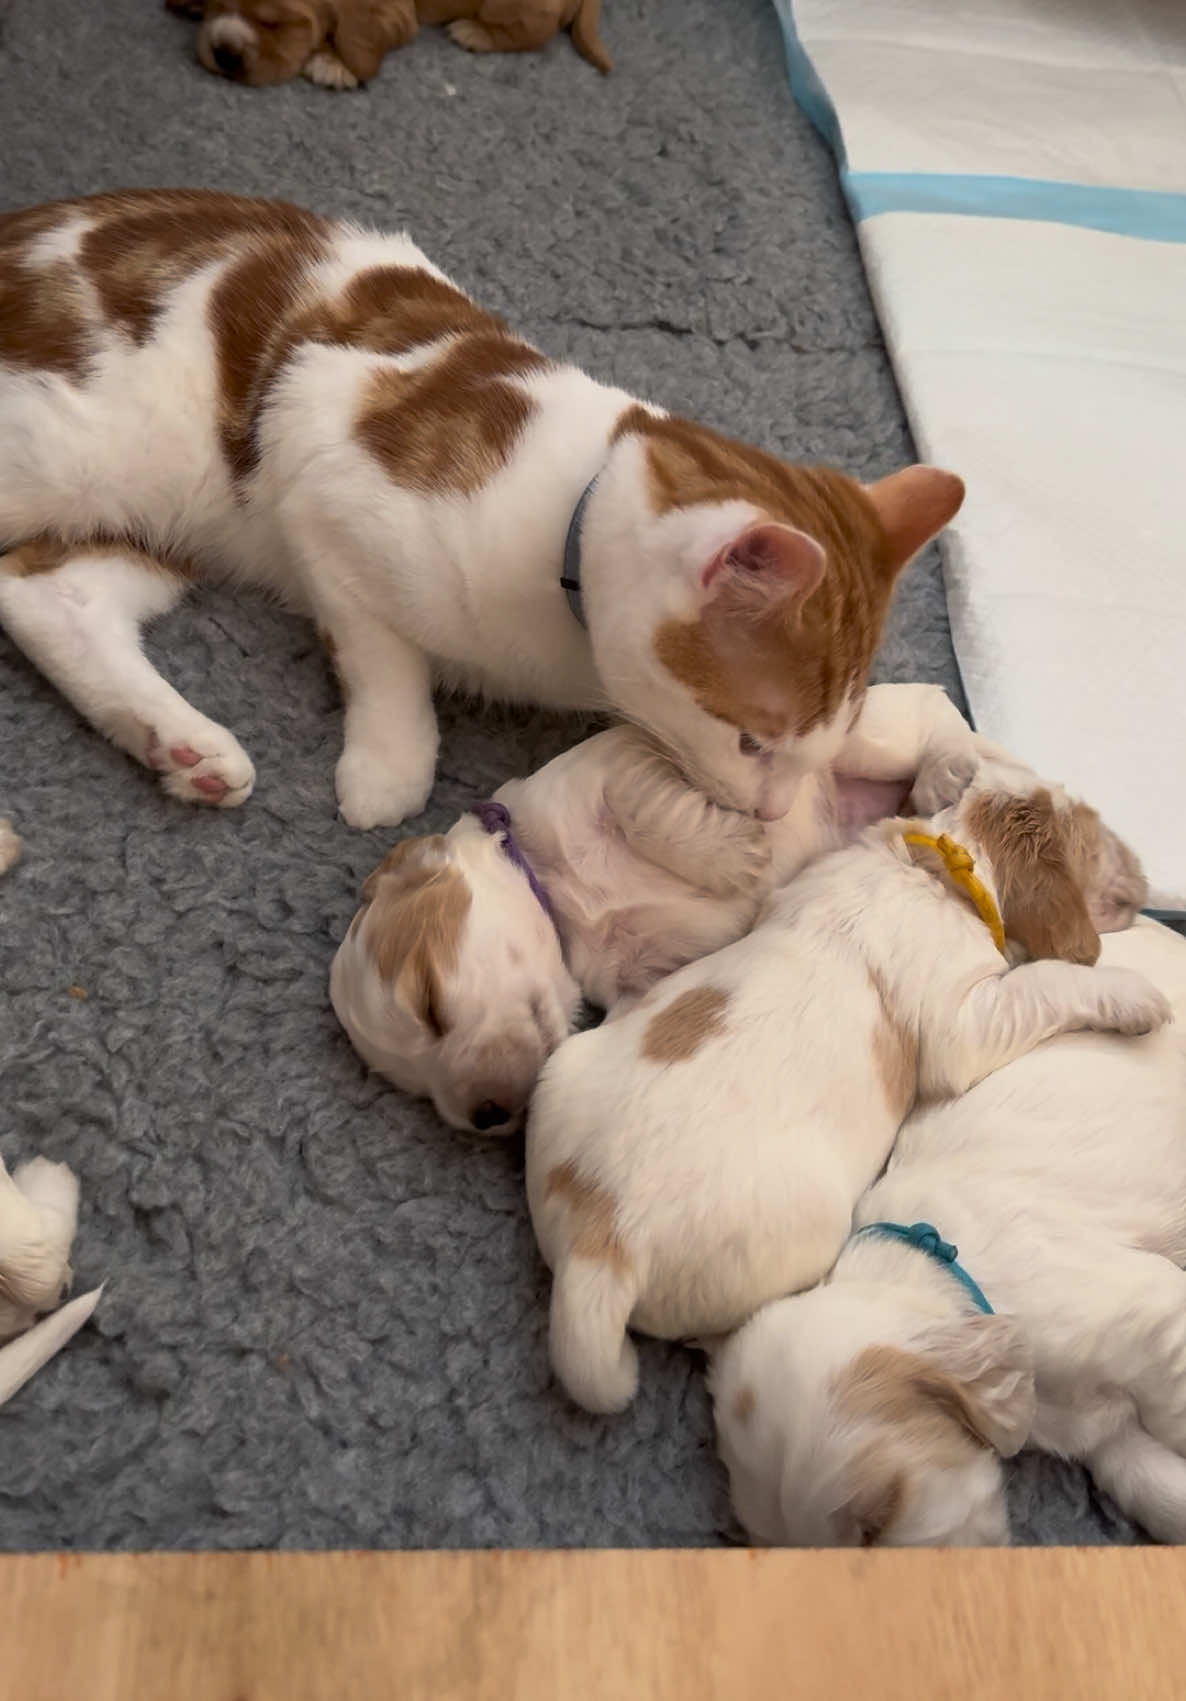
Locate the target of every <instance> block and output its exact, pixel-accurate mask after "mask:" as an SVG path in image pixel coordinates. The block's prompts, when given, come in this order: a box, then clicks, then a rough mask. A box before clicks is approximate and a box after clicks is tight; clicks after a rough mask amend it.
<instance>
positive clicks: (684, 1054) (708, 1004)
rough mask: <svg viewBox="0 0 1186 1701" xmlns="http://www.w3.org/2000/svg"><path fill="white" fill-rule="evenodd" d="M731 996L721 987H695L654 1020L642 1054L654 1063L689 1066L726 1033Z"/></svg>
mask: <svg viewBox="0 0 1186 1701" xmlns="http://www.w3.org/2000/svg"><path fill="white" fill-rule="evenodd" d="M728 1004H729V994H728V992H726V991H725V989H724V987H720V986H694V987H692V988H691V989H690V990H689V991H688V992H681V993H680V995H679V997H678V998H673V999H672V1001H671V1003H670V1004H668V1005H665V1006H664V1008H663V1009H662V1010H659V1011H658V1012H657V1013H656V1014H655V1015H654V1016H652V1017H651V1019H650V1021H649V1022H648V1023H647V1030H646V1033H645V1034H644V1035H643V1039H642V1055H643V1056H644V1057H649V1058H650V1059H651V1061H652V1062H654V1063H686V1062H687V1060H688V1058H690V1057H695V1055H696V1053H697V1052H698V1051H699V1050H700V1047H701V1046H702V1045H703V1044H704V1042H705V1040H709V1039H712V1038H713V1036H714V1035H715V1034H719V1033H721V1032H722V1031H723V1030H724V1026H725V1010H726V1008H727V1007H728Z"/></svg>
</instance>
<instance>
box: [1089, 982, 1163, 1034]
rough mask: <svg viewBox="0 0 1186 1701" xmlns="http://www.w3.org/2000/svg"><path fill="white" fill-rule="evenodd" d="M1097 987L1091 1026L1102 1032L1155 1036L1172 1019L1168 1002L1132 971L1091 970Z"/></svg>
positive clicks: (1153, 987)
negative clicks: (1098, 983)
mask: <svg viewBox="0 0 1186 1701" xmlns="http://www.w3.org/2000/svg"><path fill="white" fill-rule="evenodd" d="M1092 972H1093V973H1094V974H1095V975H1096V976H1097V978H1098V979H1099V980H1100V981H1102V982H1103V984H1102V985H1101V987H1100V1012H1099V1020H1098V1021H1096V1022H1093V1023H1092V1026H1093V1027H1095V1028H1098V1029H1099V1030H1100V1031H1102V1032H1105V1033H1115V1034H1155V1033H1156V1032H1157V1030H1158V1029H1159V1028H1163V1027H1165V1025H1166V1023H1167V1022H1172V1021H1173V1019H1174V1016H1173V1011H1172V1010H1171V1008H1170V1004H1169V1000H1168V999H1167V998H1166V997H1165V996H1164V995H1163V994H1162V993H1161V992H1159V991H1158V989H1157V987H1155V986H1154V985H1153V983H1152V982H1151V981H1147V980H1146V979H1145V977H1144V975H1142V974H1137V972H1136V971H1135V969H1121V968H1102V969H1094V970H1093V971H1092Z"/></svg>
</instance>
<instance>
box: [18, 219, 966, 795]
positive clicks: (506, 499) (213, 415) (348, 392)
mask: <svg viewBox="0 0 1186 1701" xmlns="http://www.w3.org/2000/svg"><path fill="white" fill-rule="evenodd" d="M582 493H587V501H586V502H584V503H581V498H582ZM961 496H962V486H961V485H960V484H959V481H958V480H957V479H954V478H953V477H952V476H951V475H949V474H944V473H940V472H937V471H935V470H934V469H930V468H911V469H906V471H904V472H902V473H899V474H896V475H893V476H892V477H891V478H889V479H886V480H883V481H881V483H880V484H878V485H874V486H871V487H869V488H868V489H865V488H863V487H861V486H860V485H858V484H857V483H855V482H854V481H853V480H852V479H850V478H847V477H846V476H845V475H844V474H842V473H839V472H835V471H831V470H828V469H807V468H793V467H788V466H787V465H786V464H785V463H783V462H781V461H779V460H778V459H777V458H776V457H774V456H771V455H769V454H765V453H763V452H762V451H760V450H757V449H752V448H749V447H748V446H746V445H745V444H741V443H735V442H732V441H730V440H729V439H727V438H724V437H721V436H720V435H719V434H718V433H715V432H713V431H710V430H709V429H708V428H706V427H703V426H699V425H695V424H692V423H691V422H689V421H684V420H676V419H672V418H670V417H669V416H667V415H665V414H663V413H662V412H661V411H660V410H658V409H656V408H653V407H650V406H648V405H645V404H643V403H640V402H639V401H637V399H636V398H634V397H632V396H630V395H628V394H627V393H626V392H624V391H622V390H617V389H614V388H611V387H609V386H607V385H604V384H601V383H599V382H597V381H596V380H595V379H593V378H591V377H589V376H588V375H587V374H585V373H583V372H581V371H579V370H578V369H576V368H574V367H572V366H568V365H565V364H563V363H560V362H557V361H554V360H551V359H549V358H548V357H547V356H546V355H544V354H543V353H541V352H540V351H539V350H538V349H536V348H535V347H533V346H532V345H531V344H530V343H528V342H525V341H524V340H523V339H521V338H520V337H518V336H517V335H515V334H514V333H513V332H512V331H511V330H510V329H508V327H507V326H506V325H505V324H504V323H503V322H502V320H501V319H499V318H497V317H496V316H495V315H493V314H491V313H488V312H486V311H485V310H484V309H483V308H481V307H479V306H478V305H477V304H476V303H475V302H473V301H472V300H471V299H470V298H469V297H468V296H467V295H465V294H464V293H463V292H462V291H461V290H459V289H458V288H456V287H455V286H454V285H453V284H452V283H451V282H450V281H449V280H448V278H446V277H445V275H444V274H443V273H442V272H441V271H440V270H439V269H438V268H437V267H435V266H434V265H433V264H432V263H431V261H429V260H428V259H427V258H426V257H425V256H424V255H423V254H422V253H421V252H420V250H419V249H418V248H416V246H415V245H414V244H413V243H412V242H411V241H410V240H409V239H408V238H407V237H406V236H402V235H383V234H378V233H375V232H372V231H367V230H364V229H361V228H360V227H358V226H356V225H353V224H350V223H347V222H342V221H335V220H331V219H327V218H324V217H322V216H320V215H318V214H316V213H313V212H308V211H305V210H303V209H301V208H298V207H294V206H289V205H287V204H285V203H282V202H274V201H257V200H251V199H247V198H243V197H238V196H233V195H222V194H212V193H207V192H204V191H197V190H143V191H140V190H137V191H128V192H126V193H120V194H111V195H100V196H95V197H91V198H89V199H84V200H78V201H69V202H60V203H56V204H53V205H49V206H45V207H37V208H32V209H28V210H26V211H22V212H16V213H10V214H7V215H3V216H0V622H2V623H3V624H4V625H5V626H6V627H7V629H8V630H9V632H10V633H11V634H12V636H13V637H14V638H15V639H16V641H17V642H18V643H19V644H21V646H22V647H23V648H24V649H25V650H26V652H27V653H28V654H29V655H31V656H32V657H33V659H34V660H35V661H36V662H37V663H38V665H39V666H41V667H42V668H43V670H44V671H45V672H47V673H48V674H49V675H50V677H51V678H54V679H55V681H56V682H57V683H58V684H59V685H60V686H61V688H62V689H63V690H64V691H65V692H66V694H67V695H68V696H69V697H70V698H71V700H72V701H74V702H75V703H76V704H77V706H78V707H79V708H80V709H81V710H82V712H83V713H84V714H85V715H86V716H87V717H88V718H89V719H90V720H91V721H92V722H93V723H94V724H96V725H97V726H99V727H100V728H101V729H102V730H103V731H104V732H106V733H107V734H108V736H110V737H113V738H115V739H116V740H117V741H118V742H119V743H121V744H122V745H123V746H124V747H125V748H126V749H129V750H131V751H132V753H133V754H135V755H137V756H138V757H139V759H140V760H142V761H148V762H149V763H150V765H154V766H155V765H158V764H157V761H156V757H157V756H158V755H159V754H160V752H162V751H164V752H165V753H166V754H165V756H164V757H162V758H161V759H162V760H163V761H167V760H169V759H171V757H170V756H169V753H170V752H173V751H175V750H180V751H184V752H187V753H190V754H193V755H194V757H195V763H196V762H197V761H198V760H199V758H200V760H201V761H202V762H205V763H206V764H207V766H206V767H204V768H203V769H202V778H203V779H204V780H208V781H209V782H210V783H209V788H208V790H202V788H198V787H195V786H193V785H191V784H190V782H189V781H188V780H185V778H184V776H182V778H181V779H180V780H178V779H177V776H176V774H174V775H173V777H172V778H171V779H167V782H166V783H167V784H168V785H169V788H170V789H171V790H173V791H175V792H177V794H178V795H184V796H191V797H199V798H200V799H204V800H205V801H216V802H220V803H223V804H225V803H228V802H238V801H241V800H242V798H243V797H245V796H246V795H247V793H248V791H249V790H250V784H251V771H250V763H249V761H248V760H247V758H246V756H245V754H244V753H243V752H242V751H241V750H238V747H237V746H233V740H231V739H230V735H229V734H226V733H225V732H224V731H223V729H218V728H215V727H213V725H212V723H209V722H206V721H205V720H204V717H197V718H195V719H193V720H192V721H188V722H187V719H186V715H185V712H184V710H185V708H186V707H187V706H185V705H181V706H179V705H178V703H177V702H176V701H175V700H173V699H174V698H175V694H172V696H171V697H170V699H169V701H168V702H167V703H166V700H165V698H164V696H163V695H162V692H161V691H158V690H156V689H155V688H154V687H153V685H152V682H151V681H150V680H148V679H147V678H146V677H145V676H144V675H143V670H142V669H141V670H138V671H139V675H140V679H141V685H142V687H143V689H142V690H141V691H140V694H139V696H138V697H137V700H136V701H135V703H133V702H131V701H128V702H127V703H124V704H121V705H116V707H114V708H113V707H112V705H111V703H110V701H109V699H110V698H111V695H112V693H113V692H115V693H116V694H117V695H118V691H119V681H120V679H121V678H122V677H123V676H124V675H125V674H126V672H127V670H128V667H129V665H130V664H131V654H132V648H134V647H136V645H137V644H138V640H137V638H136V634H137V633H138V631H139V628H140V626H141V625H142V624H143V623H144V622H145V620H147V619H150V618H152V617H153V616H155V615H156V614H158V613H160V612H162V611H163V609H164V608H165V607H167V606H170V598H172V597H175V596H176V595H178V594H180V589H181V582H182V579H183V578H184V576H186V575H192V574H195V573H198V574H209V573H218V574H223V575H227V576H230V577H231V578H238V579H242V580H246V581H249V582H251V583H254V584H257V585H261V586H263V587H265V588H266V589H268V590H270V591H271V592H273V593H275V594H278V595H280V596H282V597H283V598H284V599H285V600H286V601H288V602H289V603H290V604H292V605H293V606H295V607H298V608H300V609H302V610H305V611H307V612H308V613H310V614H311V615H312V616H313V617H314V618H315V619H316V620H317V622H318V624H319V626H320V627H321V628H322V630H323V632H324V634H325V635H326V637H327V639H328V640H329V642H330V645H331V648H332V649H333V652H334V654H335V660H336V664H337V667H338V672H339V675H340V677H341V679H342V683H343V689H344V694H345V697H346V749H345V751H344V754H343V758H342V762H341V763H340V764H339V768H338V794H339V798H340V800H341V803H342V807H343V811H344V812H345V814H346V815H347V818H348V819H350V820H351V821H352V822H354V823H355V824H357V825H373V824H375V823H377V822H379V821H389V822H396V821H399V820H401V819H402V818H403V817H404V816H405V815H407V814H410V813H416V812H418V810H419V809H420V808H421V807H422V806H423V803H424V802H425V800H426V798H427V795H428V792H429V790H430V788H431V783H432V778H433V773H434V769H435V759H436V739H437V734H436V723H435V717H434V714H433V710H432V703H431V696H430V691H431V684H432V681H433V680H434V679H436V680H444V681H445V682H447V683H450V684H454V685H460V686H464V687H466V688H469V689H472V690H476V691H479V692H484V693H486V694H489V695H492V696H501V697H509V698H517V699H520V700H524V701H531V702H541V703H546V704H550V705H554V706H571V707H581V708H589V707H603V708H613V709H617V710H618V711H619V712H620V713H622V714H623V715H625V716H626V717H627V718H630V719H633V720H636V721H638V722H639V723H640V724H642V725H644V726H646V727H647V728H648V729H649V730H650V731H651V732H652V733H653V734H654V735H656V736H657V737H658V738H659V739H660V740H661V741H662V742H663V743H664V744H665V745H666V747H667V748H668V749H669V750H671V751H672V752H673V753H674V754H675V755H676V756H677V757H678V759H679V760H680V761H681V763H682V764H683V765H684V767H685V768H686V770H687V772H688V773H689V775H690V776H691V777H692V778H693V779H694V780H696V781H697V782H698V783H700V784H702V785H703V786H704V787H705V789H706V790H708V791H709V792H710V793H712V794H713V795H714V797H716V798H717V799H718V801H720V802H723V803H726V804H728V805H730V806H731V807H735V808H741V809H745V810H747V811H750V812H758V813H761V814H763V815H765V816H766V817H767V818H773V817H774V816H776V815H778V814H780V813H781V812H782V811H784V810H785V809H786V808H787V807H788V805H789V802H790V799H791V796H792V794H793V791H794V788H795V787H796V786H797V784H798V782H799V779H800V778H801V777H802V775H803V773H805V772H809V771H813V770H816V769H819V768H820V767H822V766H825V765H826V764H827V763H828V762H829V761H830V760H831V759H832V757H833V756H834V755H835V752H836V750H837V749H838V747H839V745H840V743H841V742H842V741H843V738H844V736H845V735H846V732H847V729H848V727H849V725H850V724H851V722H852V719H853V717H854V715H855V713H856V712H857V710H858V709H859V706H860V700H861V697H862V695H863V693H864V689H865V682H866V679H867V675H868V671H869V666H870V664H871V661H872V656H873V651H874V648H875V646H876V643H877V641H878V637H879V634H880V630H881V625H882V621H883V619H884V615H885V611H886V607H887V604H888V599H889V596H890V592H891V590H892V586H893V583H894V580H895V578H896V576H897V573H898V572H899V571H900V569H901V567H902V566H903V565H904V564H905V562H906V561H907V560H908V559H909V558H910V556H912V555H913V554H914V553H915V552H916V550H917V549H918V548H919V547H921V545H922V544H923V543H924V542H925V541H926V540H927V538H928V537H930V536H931V535H932V534H933V533H934V532H935V531H936V530H937V529H938V527H939V526H941V525H942V524H944V523H945V521H946V520H947V519H948V518H950V516H951V514H952V513H953V512H954V510H955V508H956V507H958V505H959V500H960V498H961ZM578 509H579V513H580V516H581V519H580V525H579V528H578V530H577V533H576V537H577V543H578V546H579V547H578V554H579V562H580V571H581V579H582V584H581V591H582V598H583V607H582V608H581V609H580V610H579V611H576V612H574V608H573V607H572V606H571V605H570V602H569V600H568V599H567V598H566V596H565V594H564V592H563V590H562V588H561V585H560V576H561V569H562V565H563V563H564V561H565V543H566V537H567V535H568V533H569V529H570V525H571V524H572V523H573V519H574V513H576V512H578ZM113 552H114V553H115V554H116V555H117V556H118V558H119V559H118V565H116V566H112V565H111V564H110V561H109V559H108V558H109V557H110V555H111V554H112V553H113ZM96 554H97V555H98V557H99V559H100V560H101V562H103V563H104V565H103V566H102V567H101V568H100V569H97V570H92V567H91V565H90V563H91V562H92V561H93V559H94V558H95V556H96ZM162 574H172V575H173V576H174V578H175V580H176V584H175V585H174V586H173V588H172V589H170V590H169V591H168V592H167V593H166V591H165V590H163V589H162V584H163V580H162ZM39 576H43V577H44V579H45V581H46V582H45V584H40V583H37V584H33V583H31V581H33V580H35V579H37V578H38V577H39ZM13 580H21V581H29V582H26V583H24V584H23V585H22V586H21V587H20V588H16V589H14V588H13V584H12V583H11V581H13ZM67 586H68V587H69V591H70V601H71V603H72V606H71V608H70V609H66V608H65V607H64V604H63V600H62V597H61V596H60V595H59V594H58V592H59V591H62V590H64V589H65V588H66V587H67ZM83 609H85V613H83V612H80V611H81V610H83ZM80 646H81V647H82V649H83V650H85V651H86V658H85V666H83V667H82V668H81V670H80V669H79V668H78V667H77V666H76V665H75V664H74V662H73V661H72V660H71V657H72V656H73V657H75V658H77V656H78V654H79V650H80ZM88 646H89V647H88ZM159 684H160V686H161V687H162V688H163V681H161V682H159ZM161 723H167V725H165V726H162V724H161ZM170 740H172V742H170ZM232 746H233V751H231V747H232ZM207 747H211V748H207ZM214 747H217V748H214ZM228 752H230V754H228ZM234 752H237V755H235V754H234ZM232 758H233V759H232ZM178 761H180V762H181V763H182V765H183V766H184V759H182V758H178ZM223 782H225V783H223ZM220 785H221V786H222V789H221V791H220V790H219V789H218V788H219V786H220Z"/></svg>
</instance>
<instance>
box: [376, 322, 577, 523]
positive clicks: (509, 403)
mask: <svg viewBox="0 0 1186 1701" xmlns="http://www.w3.org/2000/svg"><path fill="white" fill-rule="evenodd" d="M547 364H548V362H547V361H546V360H545V358H544V356H543V355H542V354H539V353H538V352H537V351H536V350H535V349H533V348H530V347H529V346H528V345H527V344H526V343H520V342H517V341H516V340H515V339H514V338H513V337H510V336H507V335H505V334H503V333H501V332H491V333H482V334H479V335H475V336H469V337H463V338H461V339H460V340H459V341H457V342H456V343H454V344H453V345H451V346H450V347H448V348H447V349H446V350H445V351H444V352H443V353H442V354H441V356H440V357H439V359H437V360H434V361H433V362H432V363H431V364H430V365H428V366H424V367H421V368H420V369H419V370H418V371H415V372H378V373H376V374H375V377H374V379H373V380H372V383H371V387H370V393H369V397H368V401H367V405H366V407H365V409H364V412H363V415H362V418H361V419H360V421H359V423H358V426H357V435H358V437H359V439H360V440H361V442H362V444H363V446H364V448H366V449H367V450H369V452H370V453H371V454H372V455H374V456H375V458H376V459H377V460H378V461H380V462H381V463H382V465H383V467H384V469H385V470H386V472H387V473H388V475H389V477H391V478H392V479H393V480H394V481H395V483H396V484H401V485H404V486H405V487H406V488H408V489H410V490H418V491H422V492H423V493H424V494H425V495H433V494H437V493H445V492H447V493H450V494H455V495H464V494H467V493H468V492H470V491H473V490H477V489H479V488H480V487H481V486H482V485H483V484H485V483H486V481H487V480H488V479H490V478H491V477H493V475H494V474H495V473H496V472H498V471H499V470H500V468H502V467H503V466H504V465H505V464H506V462H507V461H508V460H509V459H510V456H511V452H512V450H513V449H514V447H515V444H516V442H517V441H518V439H519V436H520V435H521V433H522V431H523V429H524V427H525V426H526V424H527V422H528V420H529V419H530V417H531V415H532V412H533V411H534V406H535V404H534V403H533V402H532V400H531V399H530V397H529V396H527V395H526V394H525V393H524V392H523V390H522V389H520V388H519V387H518V385H516V384H515V383H514V382H513V380H514V379H517V378H524V377H527V376H529V375H530V374H531V373H533V372H540V371H542V370H544V368H545V367H546V366H547Z"/></svg>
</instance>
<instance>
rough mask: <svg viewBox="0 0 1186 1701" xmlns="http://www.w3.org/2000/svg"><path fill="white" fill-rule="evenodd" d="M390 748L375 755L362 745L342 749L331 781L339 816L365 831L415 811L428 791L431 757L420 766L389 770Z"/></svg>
mask: <svg viewBox="0 0 1186 1701" xmlns="http://www.w3.org/2000/svg"><path fill="white" fill-rule="evenodd" d="M390 763H391V755H390V751H384V752H383V754H382V755H379V754H378V753H376V752H375V751H372V750H368V749H367V748H366V747H365V746H352V747H350V748H349V749H346V750H343V752H342V754H341V756H340V757H339V759H338V768H337V773H336V775H335V785H336V788H337V793H338V806H339V808H340V809H341V812H342V818H343V820H345V821H346V822H347V823H348V824H349V825H350V826H351V827H357V828H359V829H360V830H361V831H363V832H365V831H367V829H368V828H370V827H398V826H399V824H400V822H401V821H406V820H407V819H408V818H409V816H412V815H419V814H420V813H421V811H422V810H423V808H424V806H425V804H426V803H427V802H428V799H429V797H430V796H431V794H432V783H433V780H434V779H435V778H436V762H435V758H434V759H433V760H432V761H431V762H430V763H429V765H428V769H427V772H425V771H424V769H423V768H420V769H417V770H408V771H406V772H401V771H393V770H392V768H391V765H390Z"/></svg>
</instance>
